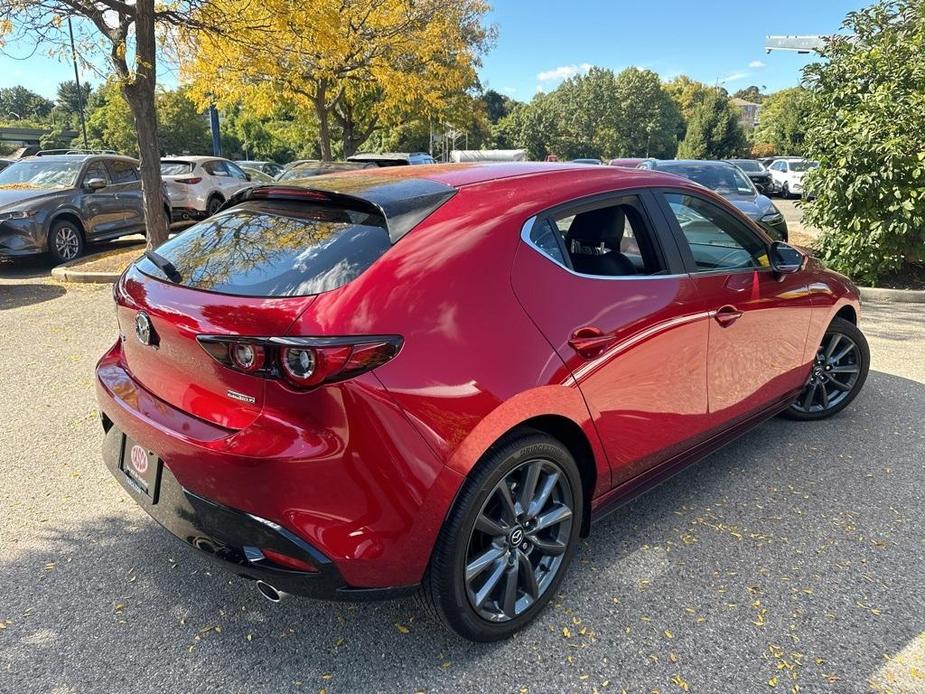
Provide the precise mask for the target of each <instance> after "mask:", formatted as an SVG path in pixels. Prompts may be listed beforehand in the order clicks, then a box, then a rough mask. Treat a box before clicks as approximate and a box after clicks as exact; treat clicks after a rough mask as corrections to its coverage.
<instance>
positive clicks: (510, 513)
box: [495, 480, 517, 523]
mask: <svg viewBox="0 0 925 694" xmlns="http://www.w3.org/2000/svg"><path fill="white" fill-rule="evenodd" d="M495 489H497V490H498V493H499V494H500V495H501V501H502V502H503V503H504V511H505V513H506V514H507V520H508V521H510V522H511V523H513V522H515V521H516V520H517V506H516V505H515V504H514V498H513V497H512V496H511V488H510V487H509V486H507V480H501V481H500V482H498V486H497V487H495Z"/></svg>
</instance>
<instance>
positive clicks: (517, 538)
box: [511, 528, 524, 545]
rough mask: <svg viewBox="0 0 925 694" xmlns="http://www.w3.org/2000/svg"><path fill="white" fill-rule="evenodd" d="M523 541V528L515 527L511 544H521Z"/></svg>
mask: <svg viewBox="0 0 925 694" xmlns="http://www.w3.org/2000/svg"><path fill="white" fill-rule="evenodd" d="M523 541H524V531H523V530H522V529H521V528H514V530H513V531H511V544H512V545H519V544H520V543H521V542H523Z"/></svg>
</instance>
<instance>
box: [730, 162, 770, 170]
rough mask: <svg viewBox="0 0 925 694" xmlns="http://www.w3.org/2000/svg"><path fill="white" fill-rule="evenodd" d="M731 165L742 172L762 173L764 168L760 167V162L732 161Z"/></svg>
mask: <svg viewBox="0 0 925 694" xmlns="http://www.w3.org/2000/svg"><path fill="white" fill-rule="evenodd" d="M732 163H733V164H735V165H736V166H738V167H739V168H740V169H742V171H764V167H763V166H762V165H761V162H757V161H749V160H747V159H745V160H739V161H734V162H732Z"/></svg>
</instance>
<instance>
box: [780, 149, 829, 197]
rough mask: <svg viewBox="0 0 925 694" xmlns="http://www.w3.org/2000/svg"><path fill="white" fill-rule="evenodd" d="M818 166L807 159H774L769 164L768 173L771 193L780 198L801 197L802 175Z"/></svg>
mask: <svg viewBox="0 0 925 694" xmlns="http://www.w3.org/2000/svg"><path fill="white" fill-rule="evenodd" d="M817 166H819V162H815V161H809V160H808V159H799V158H796V157H794V158H792V159H776V160H774V161H773V162H771V165H770V166H769V167H768V172H769V173H770V174H771V191H773V192H775V193H779V194H780V195H781V196H782V197H785V198H789V197H790V196H792V195H799V196H802V195H803V174H805V173H806V172H807V171H809V170H810V169H815V168H816V167H817Z"/></svg>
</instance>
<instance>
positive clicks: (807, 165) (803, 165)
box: [790, 161, 819, 171]
mask: <svg viewBox="0 0 925 694" xmlns="http://www.w3.org/2000/svg"><path fill="white" fill-rule="evenodd" d="M817 166H819V162H817V161H792V162H790V170H791V171H809V170H810V169H815V168H816V167H817Z"/></svg>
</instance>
